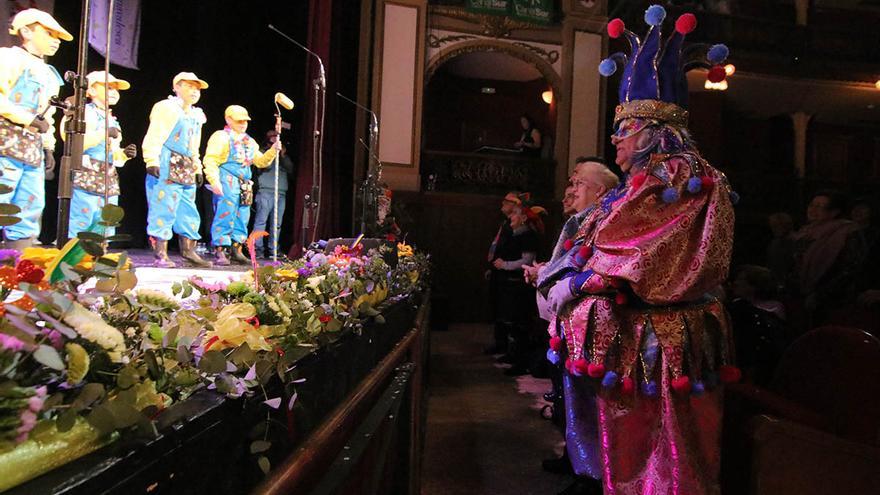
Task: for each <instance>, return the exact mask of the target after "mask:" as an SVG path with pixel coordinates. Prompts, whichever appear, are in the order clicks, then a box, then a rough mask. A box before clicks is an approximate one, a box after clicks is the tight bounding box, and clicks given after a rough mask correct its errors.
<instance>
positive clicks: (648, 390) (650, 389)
mask: <svg viewBox="0 0 880 495" xmlns="http://www.w3.org/2000/svg"><path fill="white" fill-rule="evenodd" d="M657 392H658V390H657V382H655V381H654V380H651V381H650V382H647V383H642V393H643V394H645V395H646V396H648V397H657Z"/></svg>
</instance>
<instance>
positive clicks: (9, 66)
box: [0, 46, 63, 150]
mask: <svg viewBox="0 0 880 495" xmlns="http://www.w3.org/2000/svg"><path fill="white" fill-rule="evenodd" d="M25 71H28V72H29V73H30V77H32V78H34V79H35V81H36V82H38V83H39V84H40V85H41V86H42V91H40V96H39V100H38V103H37V110H36V112H32V111H30V110H27V109H25V108H22V107H21V106H19V105H16V104H15V99H16V96H15V95H13V94H12V89H13V88H14V87H15V83H16V82H17V81H18V79H19V77H20V76H21V75H22V74H24V72H25ZM62 82H63V80H62V79H61V76H59V75H58V72H57V71H56V70H55V68H54V67H52V66H51V65H49V64H47V63H46V62H44V61H43V60H42V59H40V58H39V57H36V56H34V55H31V54H30V53H28V51H27V50H25V49H24V48H21V47H18V46H15V47H4V48H0V115H2V116H3V117H6V118H7V119H9V120H11V121H12V122H14V123H16V124H19V125H21V126H23V127H26V126H27V125H28V124H30V123H31V122H32V121H33V120H34V117H35V116H37V115H39V114H40V112H42V111H43V110H46V108H48V110H46V113H45V114H44V115H43V116H44V117H45V118H46V121H47V122H48V123H49V131H48V132H46V133H44V134H43V135H42V140H43V147H45V148H46V149H48V150H54V149H55V120H54V119H53V114H54V113H55V109H54V108H52V107H50V106H49V98H50V97H52V96H58V91H60V89H61V84H62Z"/></svg>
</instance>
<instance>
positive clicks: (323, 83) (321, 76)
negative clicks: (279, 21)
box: [269, 24, 327, 88]
mask: <svg viewBox="0 0 880 495" xmlns="http://www.w3.org/2000/svg"><path fill="white" fill-rule="evenodd" d="M269 29H271V30H272V31H275V32H276V33H278V34H280V35H281V36H283V37H284V38H286V39H287V41H289V42H291V43H293V44H294V45H296V46H298V47H300V48H302V49H303V50H305V51H306V52H307V53H309V54H310V55H312V56H313V57H315V58H316V59H318V83H319V84H320V85H321V87H322V88H326V87H327V77H326V75H325V73H324V61H323V60H321V56H320V55H318V54H317V53H315V52H313V51H311V50H309V49H308V48H306V47H305V46H304V45H303V44H302V43H300V42H298V41H296V40H295V39H293V38H291V37H290V36H288V35H286V34H284V33H282V32H281V31H279V30H278V28H276V27H275V26H273V25H271V24H269Z"/></svg>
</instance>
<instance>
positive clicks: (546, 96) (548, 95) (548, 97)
mask: <svg viewBox="0 0 880 495" xmlns="http://www.w3.org/2000/svg"><path fill="white" fill-rule="evenodd" d="M541 99H542V100H544V103H546V104H548V105H549V104H550V103H552V102H553V91H552V90H549V89H548V90H547V91H544V92H543V93H541Z"/></svg>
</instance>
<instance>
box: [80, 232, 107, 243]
mask: <svg viewBox="0 0 880 495" xmlns="http://www.w3.org/2000/svg"><path fill="white" fill-rule="evenodd" d="M76 237H78V238H79V239H80V240H86V241H95V242H104V236H102V235H101V234H96V233H95V232H89V231H84V232H80V233H79V234H76Z"/></svg>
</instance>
